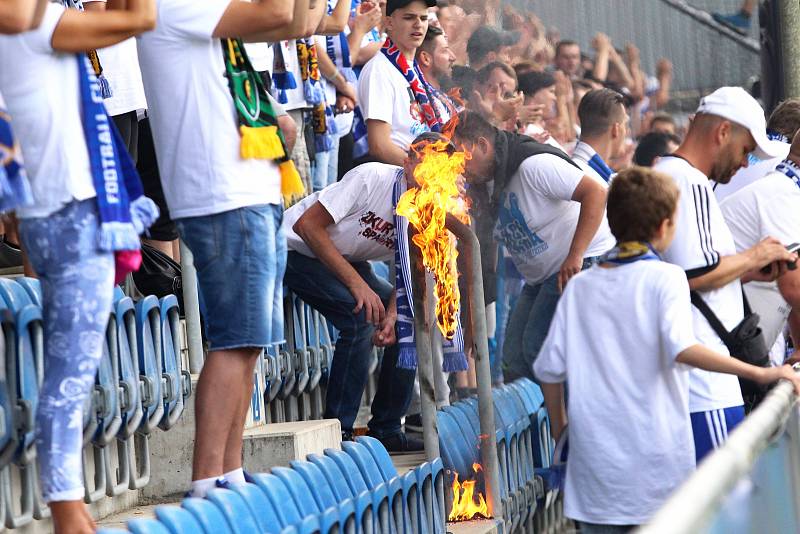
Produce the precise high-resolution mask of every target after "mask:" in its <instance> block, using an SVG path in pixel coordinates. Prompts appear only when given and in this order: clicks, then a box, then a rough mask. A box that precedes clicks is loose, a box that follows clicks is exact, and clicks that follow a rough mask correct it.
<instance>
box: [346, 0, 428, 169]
mask: <svg viewBox="0 0 800 534" xmlns="http://www.w3.org/2000/svg"><path fill="white" fill-rule="evenodd" d="M435 5H436V1H435V0H389V1H388V2H387V4H386V17H385V18H384V20H385V26H386V33H387V35H388V36H389V39H391V40H392V42H393V43H394V45H395V46H396V47H397V48H398V50H399V57H398V62H405V63H406V64H407V65H408V66H409V67H410V71H414V75H415V76H416V77H417V79H418V81H419V82H420V83H419V87H420V90H422V91H425V92H427V93H428V94H430V93H429V91H427V88H425V87H424V85H425V84H424V83H422V82H423V80H421V79H419V78H420V77H419V76H418V75H417V74H418V73H416V68H415V67H416V61H415V59H414V55H415V54H416V52H417V48H418V47H419V46H420V45H421V44H422V41H423V40H424V39H425V32H426V31H427V30H428V8H429V7H433V6H435ZM409 75H411V72H410V73H409ZM358 105H359V107H360V108H361V114H362V115H363V117H364V120H365V121H366V125H367V143H368V145H369V158H370V159H371V160H372V161H382V162H384V163H389V164H392V165H402V163H403V160H404V159H405V157H406V150H407V149H408V146H409V145H410V144H411V141H413V140H414V138H415V137H417V136H418V135H419V134H421V133H424V132H427V131H430V129H431V128H430V126H429V125H428V124H427V122H426V119H425V116H424V110H423V109H422V106H421V105H420V103H419V101H418V99H417V98H416V97H415V95H414V91H412V89H411V86H410V85H409V81H408V80H407V79H406V77H405V76H404V75H403V74H402V73H401V72H400V70H399V67H398V66H396V65H395V64H393V63H392V60H390V59H389V57H388V55H387V54H384V53H383V52H382V51H381V52H378V53H377V54H375V57H373V58H372V59H371V60H369V61H368V62H367V64H366V65H364V68H363V69H362V71H361V74H360V75H359V78H358Z"/></svg>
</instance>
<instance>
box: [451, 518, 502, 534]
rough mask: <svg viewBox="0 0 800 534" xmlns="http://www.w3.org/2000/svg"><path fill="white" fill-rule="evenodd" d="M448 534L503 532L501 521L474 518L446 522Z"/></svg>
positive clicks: (496, 533)
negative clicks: (472, 519)
mask: <svg viewBox="0 0 800 534" xmlns="http://www.w3.org/2000/svg"><path fill="white" fill-rule="evenodd" d="M447 532H448V534H503V523H502V521H496V520H494V519H476V520H474V521H459V522H457V523H447Z"/></svg>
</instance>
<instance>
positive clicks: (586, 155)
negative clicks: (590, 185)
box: [572, 141, 613, 185]
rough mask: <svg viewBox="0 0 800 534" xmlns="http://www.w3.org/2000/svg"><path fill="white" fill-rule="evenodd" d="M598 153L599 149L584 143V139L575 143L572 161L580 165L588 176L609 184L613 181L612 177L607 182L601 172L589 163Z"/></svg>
mask: <svg viewBox="0 0 800 534" xmlns="http://www.w3.org/2000/svg"><path fill="white" fill-rule="evenodd" d="M596 155H597V151H596V150H595V149H594V148H592V147H591V145H589V144H587V143H584V142H583V141H578V142H577V144H576V145H575V149H574V150H573V151H572V161H574V162H575V164H576V165H577V166H578V167H580V168H581V170H583V173H584V174H585V175H586V176H591V177H592V178H594V179H595V180H597V181H598V182H600V183H601V184H605V185H608V183H609V182H610V181H611V178H609V179H608V182H607V181H606V180H605V179H604V178H603V177H602V176H601V175H600V173H599V172H597V171H596V170H594V168H593V167H592V166H591V165H589V160H591V159H592V158H593V157H594V156H596ZM612 176H613V175H612Z"/></svg>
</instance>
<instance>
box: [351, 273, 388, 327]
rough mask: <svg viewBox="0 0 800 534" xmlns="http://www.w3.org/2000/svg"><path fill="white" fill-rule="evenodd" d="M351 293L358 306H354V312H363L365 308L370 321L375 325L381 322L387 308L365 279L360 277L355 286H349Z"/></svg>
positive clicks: (366, 316) (367, 318)
mask: <svg viewBox="0 0 800 534" xmlns="http://www.w3.org/2000/svg"><path fill="white" fill-rule="evenodd" d="M348 289H349V290H350V294H351V295H353V298H354V299H355V300H356V307H355V308H353V314H354V315H355V314H358V313H361V310H362V309H363V310H364V315H365V318H366V320H367V322H368V323H371V324H373V325H375V326H378V325H380V324H381V322H382V321H383V320H384V318H385V317H386V309H385V308H384V307H383V302H382V301H381V298H380V297H379V296H378V295H377V294H376V293H375V292H374V291H373V290H372V288H370V287H369V286H368V285H367V283H366V282H365V281H364V280H363V279H359V280H358V281H357V282H356V283H355V284H354V286H353V287H350V288H348Z"/></svg>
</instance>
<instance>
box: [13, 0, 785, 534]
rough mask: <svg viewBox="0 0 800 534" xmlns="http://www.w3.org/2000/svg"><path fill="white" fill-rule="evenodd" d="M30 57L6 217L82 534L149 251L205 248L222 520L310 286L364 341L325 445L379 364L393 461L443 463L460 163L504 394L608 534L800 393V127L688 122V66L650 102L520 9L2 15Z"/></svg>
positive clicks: (718, 116) (734, 100)
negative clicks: (419, 223)
mask: <svg viewBox="0 0 800 534" xmlns="http://www.w3.org/2000/svg"><path fill="white" fill-rule="evenodd" d="M746 4H747V3H746ZM751 11H752V6H751ZM0 31H2V32H3V33H4V34H5V35H0V65H2V68H0V94H1V95H2V97H3V98H4V99H5V101H3V100H0V155H2V158H0V163H2V166H0V208H2V210H3V211H5V212H7V213H9V214H11V213H15V216H14V215H9V217H8V218H7V219H6V222H5V238H4V240H5V242H6V243H12V244H14V245H18V246H20V247H21V248H22V249H23V250H24V251H25V252H26V253H27V261H26V265H25V269H26V272H28V273H29V274H32V275H33V274H35V275H36V276H38V277H39V278H40V279H41V281H42V288H43V298H44V318H45V353H46V360H47V364H46V368H45V373H44V383H43V385H42V394H41V398H40V403H39V407H38V412H37V438H36V439H37V448H38V459H39V463H40V476H41V489H42V493H43V496H44V498H45V500H46V501H47V502H49V504H50V507H51V510H52V512H53V518H54V522H55V528H56V531H57V532H70V533H73V532H91V531H92V530H93V529H94V523H93V521H92V519H91V517H90V516H89V514H88V512H87V511H86V509H85V507H84V506H83V504H82V502H81V499H82V497H83V494H84V489H83V482H82V478H81V474H80V464H81V456H80V455H81V452H80V451H81V415H80V414H81V410H82V406H83V401H84V399H85V398H86V395H88V392H89V390H90V389H91V387H92V384H93V381H94V375H95V371H96V368H97V365H98V361H99V359H100V353H101V340H102V336H103V335H104V332H105V324H106V320H107V317H108V313H109V311H110V309H111V298H112V291H111V290H112V285H113V283H114V282H112V280H114V281H115V282H116V283H119V282H120V281H121V280H122V279H123V278H124V277H125V276H126V275H127V274H128V273H131V272H133V271H136V270H137V268H138V266H139V264H140V263H141V253H140V251H139V248H140V241H139V239H140V238H139V236H140V235H141V241H142V244H141V247H143V249H144V250H145V251H146V252H147V253H148V254H161V255H163V256H165V257H169V258H171V259H173V260H178V259H179V258H178V255H179V249H178V247H177V245H176V244H177V239H178V238H180V239H181V240H182V241H183V242H184V243H185V244H186V245H187V247H188V249H189V250H190V251H191V252H192V255H193V258H194V264H195V266H196V267H197V273H198V281H199V289H200V297H201V305H202V309H203V316H204V321H205V324H204V332H205V337H206V338H207V342H208V354H207V357H206V359H205V365H204V368H203V371H202V374H201V375H200V379H199V384H198V386H197V395H196V400H195V402H196V414H197V426H196V437H195V444H194V464H193V469H192V489H191V493H192V494H193V495H195V496H199V497H202V496H203V495H205V493H206V492H207V491H208V490H209V489H210V488H213V487H215V486H217V485H220V484H237V483H243V482H244V481H245V473H244V471H243V470H242V456H241V452H242V429H243V425H244V421H245V417H246V413H247V410H248V407H249V404H250V398H251V393H252V391H251V388H252V373H253V368H254V365H255V362H256V359H257V357H258V355H259V353H260V351H261V350H262V349H263V348H264V347H266V346H268V345H270V344H273V343H279V342H281V341H282V339H283V335H284V334H283V332H284V329H283V324H282V321H283V309H282V303H283V291H284V285H285V287H286V288H288V289H289V290H291V291H292V292H294V293H295V294H297V295H298V296H300V297H301V298H302V299H303V300H304V301H305V302H306V303H308V304H309V305H310V306H312V307H314V308H315V309H317V310H319V311H320V312H321V313H322V314H323V315H325V317H326V318H327V319H328V320H329V321H330V322H331V323H332V324H333V325H334V326H335V327H336V329H337V331H338V339H337V342H336V348H335V354H334V357H333V363H332V368H331V369H330V376H329V378H328V385H327V399H326V406H325V417H327V418H336V419H338V420H339V421H340V422H341V425H342V434H343V439H352V436H353V433H354V431H355V430H356V429H355V428H354V427H355V424H356V419H357V415H358V409H359V406H360V401H361V397H362V394H363V391H364V388H365V385H366V382H367V379H368V377H367V374H368V358H369V354H370V353H371V351H372V350H373V346H377V347H382V348H383V349H384V350H383V358H382V365H381V369H380V376H379V381H378V389H377V394H376V396H375V399H374V401H373V403H372V418H371V420H370V422H369V425H368V426H369V432H370V434H371V435H373V436H375V437H377V438H378V439H380V440H381V441H382V442H383V443H384V444H385V445H386V446H387V448H388V449H389V450H390V451H394V452H405V451H415V450H420V449H421V448H422V444H421V441H420V440H419V439H418V438H414V437H413V435H411V434H409V433H408V432H407V431H408V430H409V429H411V428H412V427H414V426H418V423H419V415H418V408H417V409H409V407H410V406H418V402H414V400H413V398H414V396H415V391H414V390H415V387H414V381H415V380H414V379H415V373H414V368H415V360H416V356H415V354H414V335H413V321H412V320H410V317H411V316H412V315H413V312H412V310H411V308H413V298H412V297H411V284H410V278H409V276H408V257H407V256H408V243H407V242H406V236H407V232H406V230H407V228H408V221H407V220H406V219H405V218H404V217H401V216H399V215H398V214H397V210H396V207H397V203H398V199H399V198H400V196H401V195H402V194H403V193H404V192H406V191H407V190H408V189H409V188H412V187H414V185H415V184H416V181H415V176H414V173H415V169H416V167H417V165H419V163H420V154H421V153H422V152H423V151H424V150H423V149H425V147H427V145H430V144H433V145H434V146H435V147H436V148H435V149H434V150H439V151H443V152H445V153H447V154H450V155H452V154H455V153H456V152H460V151H468V152H469V157H468V158H467V162H466V167H465V169H464V173H463V174H464V178H465V181H466V185H465V190H464V192H463V194H465V195H467V196H469V197H470V203H471V216H472V221H473V223H472V224H473V226H474V229H475V231H476V233H477V234H478V236H479V239H480V241H481V254H482V260H483V269H484V272H483V275H484V293H485V299H486V302H487V304H488V306H487V310H486V312H487V315H488V316H489V317H490V318H491V319H492V320H491V321H490V324H492V328H491V330H492V331H491V332H490V336H491V340H490V341H491V347H492V352H493V354H492V358H493V365H494V368H495V372H494V376H495V379H496V380H497V381H502V380H505V381H510V380H514V379H516V378H520V377H528V378H531V379H533V380H536V381H537V382H539V383H541V384H542V387H543V390H544V392H545V399H546V403H547V407H548V411H549V412H550V417H551V425H552V429H553V436H554V437H556V438H559V437H563V436H564V435H566V430H565V428H567V425H568V427H569V431H570V459H569V460H568V464H567V466H568V467H567V482H566V513H567V516H568V517H570V518H572V519H575V520H577V521H579V522H580V523H581V525H582V526H581V531H582V532H617V531H619V532H625V531H627V530H628V529H630V528H631V526H633V525H638V524H641V523H643V522H645V521H646V520H647V519H648V518H649V517H650V516H651V515H652V513H653V512H654V511H655V510H656V509H657V508H658V506H660V504H661V503H663V501H664V499H665V497H666V495H668V494H669V493H670V492H671V491H672V490H674V489H675V487H676V486H677V485H678V484H680V482H681V481H682V480H684V479H685V478H686V476H687V475H688V473H689V472H690V471H691V470H692V469H694V466H695V465H696V462H699V461H700V460H701V459H702V458H703V457H704V456H705V455H706V454H708V453H709V452H710V451H711V450H712V449H714V448H716V447H719V446H720V445H721V444H722V442H724V440H725V439H726V437H727V435H728V433H729V432H730V431H731V430H732V429H733V427H734V426H735V425H736V424H738V423H739V422H740V421H741V420H742V419H743V417H744V415H745V408H746V407H747V408H749V407H751V406H752V405H754V404H755V403H757V402H758V399H759V398H760V397H761V396H763V392H764V385H766V384H770V383H772V382H774V381H775V380H777V379H778V378H788V379H792V380H795V383H796V384H800V382H798V381H797V379H796V378H794V374H793V372H792V371H791V368H790V367H789V366H787V365H784V362H785V361H786V360H787V357H788V356H787V355H790V353H789V352H787V349H786V347H787V342H786V339H785V337H784V336H785V334H788V336H787V337H789V338H790V339H794V340H798V339H800V338H798V337H797V336H800V320H798V318H797V317H796V316H795V314H794V312H793V305H794V302H796V301H798V302H800V289H798V288H800V278H798V276H800V275H799V274H797V273H799V272H800V271H797V270H794V262H795V261H796V260H797V256H796V254H795V252H794V251H789V250H787V249H786V247H785V245H788V244H790V243H793V242H794V241H796V240H799V239H800V219H798V217H799V215H798V214H800V209H798V207H800V188H799V187H798V186H800V181H798V180H799V178H798V177H800V170H798V167H799V166H800V137H797V138H796V136H795V134H796V132H797V131H798V129H799V128H800V101H796V100H790V101H787V102H785V103H783V104H782V105H781V106H780V107H779V108H777V109H776V110H775V111H774V112H773V113H772V115H771V116H770V118H769V121H768V122H767V121H765V118H764V112H763V110H762V109H761V107H760V106H759V104H758V103H757V102H756V101H755V100H754V99H753V98H752V97H751V96H749V95H748V94H747V93H745V92H744V91H743V90H742V89H738V88H721V89H719V90H718V91H715V92H714V93H713V94H711V95H709V96H707V97H705V98H704V99H703V100H702V102H701V103H700V106H699V108H698V110H697V114H696V115H695V116H694V117H693V119H692V120H691V122H690V123H689V124H684V123H682V121H680V120H677V119H675V118H674V117H672V116H671V115H670V114H668V113H667V112H666V111H665V110H666V109H667V108H668V104H669V99H670V85H671V80H672V65H671V63H670V62H669V60H667V59H661V60H659V61H658V63H657V66H656V69H655V72H652V73H649V72H646V71H645V70H644V69H643V67H642V64H641V60H640V57H639V50H638V49H637V48H636V46H635V45H633V44H630V43H628V44H625V45H624V47H623V48H620V47H619V46H617V45H615V43H613V42H612V40H611V39H610V38H609V37H608V36H607V35H605V34H603V33H598V34H597V35H596V36H595V37H594V39H593V40H592V42H591V49H590V50H586V49H582V48H581V46H580V45H579V44H578V43H577V42H575V41H571V40H568V39H564V38H562V37H561V36H560V35H559V32H558V30H557V29H555V28H549V29H548V28H546V27H545V25H544V24H543V23H542V21H541V20H539V19H538V18H537V17H536V15H535V14H534V13H532V12H528V11H521V10H519V9H515V8H514V7H511V6H510V5H501V4H500V3H499V1H498V0H489V1H475V0H438V3H437V1H436V0H379V1H378V2H377V3H376V2H374V1H372V0H361V1H359V0H353V1H352V2H350V1H349V0H328V2H327V3H326V2H323V1H321V0H252V1H241V0H203V1H197V0H83V1H81V0H59V1H55V2H49V1H48V0H0ZM3 108H5V109H6V110H7V111H8V114H6V112H5V111H4V110H3ZM112 122H113V125H112ZM12 131H13V135H15V137H12ZM795 138H796V140H795V141H794V143H793V144H792V140H793V139H795ZM790 145H791V151H790ZM23 156H24V157H23ZM23 160H24V162H23ZM748 163H750V166H749V167H748ZM741 167H745V168H743V169H741V170H740V168H741ZM650 168H653V169H654V170H652V169H650ZM717 185H719V188H718V189H716V188H717ZM745 186H746V187H745ZM715 189H716V190H715ZM717 197H719V199H720V200H722V199H723V198H724V201H723V202H722V203H721V205H720V204H719V202H718V200H717ZM17 228H18V229H19V232H18V234H19V235H17ZM648 260H649V261H648ZM387 263H388V264H392V265H393V266H394V268H393V269H388V271H389V273H387V272H386V271H387V269H386V268H385V264H387ZM381 273H382V274H381ZM461 282H462V283H464V281H463V280H462V281H461ZM468 290H469V288H467V291H468ZM690 295H691V296H690ZM418 298H420V297H418ZM753 312H755V313H753ZM756 314H757V315H756ZM758 316H760V317H761V320H762V323H761V325H762V328H761V331H755V329H753V328H748V327H750V326H752V325H753V323H754V321H755V322H757V321H758ZM754 317H755V319H754ZM470 331H471V329H470V328H465V331H464V334H465V336H464V337H463V338H462V337H461V335H460V328H459V332H458V334H457V335H456V337H455V338H454V340H453V341H452V342H450V341H447V340H445V341H444V344H443V345H444V346H443V353H444V357H443V359H444V361H443V370H444V371H457V372H455V373H453V377H452V379H451V380H450V384H451V385H453V386H454V393H453V394H454V395H459V394H464V393H466V394H469V393H470V392H471V391H474V387H475V381H474V380H475V379H474V374H471V372H470V371H469V369H470V368H471V367H472V366H471V365H469V362H468V361H464V355H469V354H470V353H471V350H470V347H471V341H470V339H469V334H470ZM769 347H772V350H771V353H770V354H771V355H770V356H769V357H767V351H768V349H769ZM730 355H733V356H736V358H731V357H730ZM789 361H790V363H791V361H793V360H792V359H790V360H789ZM686 366H692V367H694V368H696V369H694V370H692V371H691V372H690V371H688V367H686ZM734 375H738V376H739V377H740V378H741V379H742V381H741V385H740V381H738V380H737V378H736V376H734ZM437 378H438V382H439V383H444V382H445V380H446V376H444V375H443V376H438V375H437ZM564 383H567V388H566V389H568V391H569V404H568V409H566V408H565V407H564V399H565V397H566V395H565V391H564V387H563V386H562V385H563V384H564ZM743 393H744V396H743ZM416 395H418V392H417V393H416ZM448 395H449V394H448V393H445V395H444V398H439V399H437V401H439V402H443V403H444V402H447V396H448ZM440 397H441V395H440ZM404 421H405V430H404V426H403V424H404ZM414 423H417V425H415V424H414ZM634 471H635V472H636V473H637V476H635V477H631V476H630V474H631V473H632V472H634Z"/></svg>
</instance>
